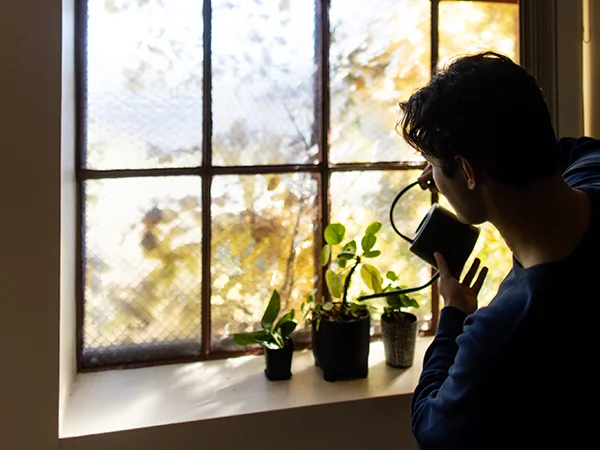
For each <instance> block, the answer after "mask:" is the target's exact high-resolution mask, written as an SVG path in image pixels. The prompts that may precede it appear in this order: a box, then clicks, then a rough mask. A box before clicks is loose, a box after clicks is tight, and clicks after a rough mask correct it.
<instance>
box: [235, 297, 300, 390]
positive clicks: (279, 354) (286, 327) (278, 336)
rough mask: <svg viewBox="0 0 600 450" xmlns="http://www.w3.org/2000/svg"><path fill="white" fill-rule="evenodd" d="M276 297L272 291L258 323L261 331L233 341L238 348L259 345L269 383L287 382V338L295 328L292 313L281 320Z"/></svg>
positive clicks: (290, 346)
mask: <svg viewBox="0 0 600 450" xmlns="http://www.w3.org/2000/svg"><path fill="white" fill-rule="evenodd" d="M280 309H281V300H280V298H279V293H278V292H277V291H276V290H273V294H272V295H271V299H270V300H269V304H268V305H267V309H266V310H265V312H264V314H263V317H262V319H261V321H260V324H261V329H260V330H257V331H253V332H250V333H236V334H234V336H233V338H234V339H235V342H236V343H237V344H238V345H241V346H246V345H252V344H256V345H262V346H263V348H264V352H265V363H266V368H265V375H266V376H267V378H268V379H269V380H271V381H275V380H289V379H290V378H291V377H292V370H291V369H292V356H293V352H294V343H293V341H292V338H291V337H290V336H291V334H292V332H293V331H294V330H295V329H296V325H297V324H298V323H297V322H296V321H295V320H294V314H295V310H293V309H292V310H291V311H290V312H288V313H287V314H285V315H284V316H282V317H281V318H280V319H279V320H278V321H277V322H275V321H276V320H277V316H278V315H279V310H280Z"/></svg>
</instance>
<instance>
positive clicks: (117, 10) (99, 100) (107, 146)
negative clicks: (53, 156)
mask: <svg viewBox="0 0 600 450" xmlns="http://www.w3.org/2000/svg"><path fill="white" fill-rule="evenodd" d="M202 3H203V2H202V1H184V0H176V1H162V0H94V1H89V2H88V21H87V67H86V72H87V86H86V90H87V121H86V122H87V123H86V136H87V143H86V152H85V158H84V159H85V161H86V167H87V168H90V169H142V168H159V167H176V166H198V165H200V164H201V162H202V158H201V156H202V150H201V148H202V61H203V46H202V35H203V27H202V20H203V19H202V17H203V16H202Z"/></svg>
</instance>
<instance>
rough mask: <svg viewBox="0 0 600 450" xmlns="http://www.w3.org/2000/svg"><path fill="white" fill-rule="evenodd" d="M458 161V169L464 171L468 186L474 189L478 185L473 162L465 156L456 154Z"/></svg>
mask: <svg viewBox="0 0 600 450" xmlns="http://www.w3.org/2000/svg"><path fill="white" fill-rule="evenodd" d="M455 159H456V162H457V163H458V170H459V171H460V172H461V173H462V175H463V178H464V179H465V182H466V183H467V188H468V189H469V190H470V191H472V190H474V189H475V186H477V176H476V171H475V167H473V164H471V162H470V161H469V160H468V159H466V158H465V157H464V156H456V157H455Z"/></svg>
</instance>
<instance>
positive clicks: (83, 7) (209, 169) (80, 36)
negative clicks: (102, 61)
mask: <svg viewBox="0 0 600 450" xmlns="http://www.w3.org/2000/svg"><path fill="white" fill-rule="evenodd" d="M198 1H202V2H203V26H204V28H203V63H202V67H203V74H202V94H203V106H202V111H203V119H202V165H200V166H196V167H170V168H150V169H111V170H98V169H89V168H86V167H85V154H86V144H87V135H86V131H87V130H86V119H87V90H86V86H87V69H86V68H87V51H86V49H87V18H88V11H87V4H88V0H76V5H75V7H76V23H75V68H76V69H75V70H76V73H75V76H76V104H75V105H76V152H75V173H76V183H77V192H76V194H77V202H76V207H77V214H76V220H77V227H76V229H77V236H76V240H77V245H76V258H77V268H76V277H77V278H76V345H77V352H76V354H77V369H78V371H79V372H87V371H95V370H106V369H115V368H133V367H144V366H154V365H159V364H164V363H181V362H191V361H201V360H210V359H220V358H225V357H232V356H239V355H245V354H257V353H260V352H262V350H261V349H260V348H259V349H250V350H240V351H234V352H222V351H219V352H213V351H211V285H212V282H211V265H210V262H211V225H212V223H211V208H210V206H211V183H212V179H213V178H214V177H215V176H219V175H261V174H275V173H296V172H304V173H313V174H315V175H317V180H318V193H317V201H318V204H319V208H318V216H317V223H316V226H315V230H314V232H315V244H316V245H315V246H314V254H315V273H318V274H320V276H319V277H318V281H317V286H316V287H317V292H318V294H324V295H325V296H327V290H326V289H325V287H324V282H323V280H324V279H325V277H324V274H325V268H322V267H321V266H320V264H319V254H320V250H321V249H320V245H319V243H320V242H321V239H320V237H321V236H322V234H323V230H324V229H325V227H326V226H327V225H328V223H329V219H330V206H331V197H330V186H329V185H330V179H331V175H332V174H334V173H337V172H345V171H372V170H376V171H391V170H394V171H397V170H414V169H423V168H424V167H425V163H424V162H418V161H395V162H369V163H338V164H335V163H331V162H330V161H329V150H330V142H329V129H330V111H329V106H330V99H329V93H330V91H329V48H330V47H329V44H330V20H329V9H330V2H329V0H314V5H315V62H316V79H315V96H316V100H317V101H316V102H315V127H316V131H317V133H316V136H317V146H318V154H317V156H318V160H319V163H318V164H306V165H303V164H277V165H264V166H227V167H224V166H213V165H212V153H211V150H212V148H211V147H212V121H211V117H212V76H211V74H212V59H211V27H212V13H211V0H198ZM429 1H430V5H431V6H430V7H431V10H430V21H431V22H430V27H431V28H430V37H431V39H430V40H431V44H430V45H431V48H430V54H431V61H430V74H431V76H433V75H434V74H435V72H436V71H437V65H438V60H439V58H438V55H439V53H438V50H439V29H438V24H439V15H438V12H439V4H440V2H441V1H444V0H429ZM466 1H475V2H479V1H485V2H498V3H512V4H514V3H518V2H519V1H518V0H466ZM185 175H188V176H189V175H193V176H197V177H198V178H199V181H200V185H201V189H202V194H201V195H202V197H201V199H202V250H201V251H202V257H201V258H202V283H201V286H202V288H201V346H200V354H199V355H198V356H189V357H188V356H185V357H181V356H174V357H164V358H158V359H148V360H144V361H139V362H128V363H114V364H102V365H94V364H89V363H87V362H86V361H85V360H84V358H83V353H84V335H83V329H84V328H83V327H84V319H85V317H84V316H85V310H84V304H85V255H84V253H85V252H84V242H85V223H84V212H85V192H84V184H85V182H86V181H88V180H99V179H118V178H144V177H166V176H185ZM437 201H438V195H437V193H432V194H431V202H432V203H434V202H437ZM431 272H432V275H433V274H434V273H435V269H433V268H432V270H431ZM430 293H431V297H430V298H431V315H432V318H431V321H430V323H429V325H428V327H427V329H425V330H422V332H421V334H423V335H432V334H434V333H435V330H436V328H437V323H438V318H439V291H438V287H437V283H434V284H433V285H432V286H431V290H430ZM317 297H320V296H319V295H318V296H317ZM304 346H306V345H304ZM297 347H302V345H299V346H297ZM123 353H125V351H124V352H123ZM134 353H135V350H134V351H132V354H134Z"/></svg>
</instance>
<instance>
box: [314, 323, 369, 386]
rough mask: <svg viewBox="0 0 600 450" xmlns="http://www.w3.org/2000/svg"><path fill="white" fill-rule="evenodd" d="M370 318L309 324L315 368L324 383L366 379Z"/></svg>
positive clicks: (367, 372)
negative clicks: (321, 373) (318, 369)
mask: <svg viewBox="0 0 600 450" xmlns="http://www.w3.org/2000/svg"><path fill="white" fill-rule="evenodd" d="M370 327H371V318H370V316H368V315H366V316H365V317H364V318H362V319H356V320H352V321H349V322H330V321H328V320H326V319H321V320H320V321H319V326H318V327H317V321H316V320H313V321H312V345H313V355H314V356H315V364H316V365H317V366H318V367H319V368H320V369H321V370H322V371H323V378H324V379H325V380H326V381H336V380H347V379H357V378H366V377H367V375H368V374H369V344H370V340H371V336H370Z"/></svg>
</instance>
